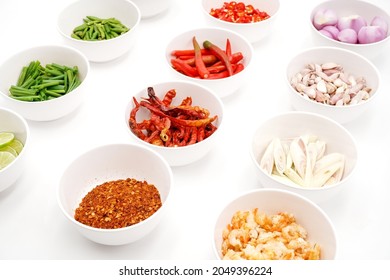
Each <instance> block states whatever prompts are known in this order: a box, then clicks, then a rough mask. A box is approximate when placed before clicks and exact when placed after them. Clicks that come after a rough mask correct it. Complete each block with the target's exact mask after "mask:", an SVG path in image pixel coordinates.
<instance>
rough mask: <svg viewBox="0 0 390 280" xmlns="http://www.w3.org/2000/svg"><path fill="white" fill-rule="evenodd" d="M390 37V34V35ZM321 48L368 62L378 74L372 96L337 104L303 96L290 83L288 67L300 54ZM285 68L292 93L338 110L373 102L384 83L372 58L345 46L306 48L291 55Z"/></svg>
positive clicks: (321, 105)
mask: <svg viewBox="0 0 390 280" xmlns="http://www.w3.org/2000/svg"><path fill="white" fill-rule="evenodd" d="M389 38H390V36H389ZM321 50H329V51H333V52H339V53H344V54H348V55H351V56H354V57H355V58H356V59H359V60H361V61H363V62H364V63H366V64H367V65H368V66H369V67H370V69H371V70H372V71H373V72H374V73H375V76H376V78H377V80H378V85H377V87H376V88H375V89H374V90H373V93H372V94H371V96H370V98H368V99H367V100H364V101H363V102H360V103H357V104H352V105H343V106H335V105H329V104H324V103H321V102H317V101H314V100H311V99H307V98H305V97H303V96H302V95H301V94H299V92H297V91H296V90H295V89H294V88H293V87H292V86H291V83H290V80H291V77H289V76H288V73H287V69H288V68H289V67H290V65H291V64H292V61H293V60H295V59H296V58H297V57H298V56H302V55H304V54H305V53H309V52H313V51H321ZM285 69H286V72H285V81H286V82H287V86H288V88H289V90H290V94H294V93H296V95H297V96H298V97H299V98H300V99H303V100H305V101H306V102H309V103H310V104H313V106H319V107H323V108H331V110H338V111H343V110H344V111H345V110H348V109H349V108H355V107H361V106H364V105H365V104H367V103H371V102H372V101H373V100H374V99H375V98H376V97H377V95H378V94H377V93H378V92H379V89H380V88H381V84H382V76H381V74H380V72H379V69H378V68H377V67H376V66H375V64H374V63H373V62H371V60H369V59H368V58H366V57H365V56H363V55H361V54H359V53H357V52H354V51H351V50H348V49H344V48H341V47H330V46H317V47H308V48H305V49H303V50H300V51H299V52H298V53H296V54H295V55H293V56H292V57H290V59H289V60H288V62H287V64H286V67H285ZM314 104H315V105H314Z"/></svg>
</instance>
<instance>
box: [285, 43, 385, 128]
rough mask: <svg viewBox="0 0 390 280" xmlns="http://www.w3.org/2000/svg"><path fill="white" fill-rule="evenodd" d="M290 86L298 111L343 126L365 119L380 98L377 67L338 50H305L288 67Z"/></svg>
mask: <svg viewBox="0 0 390 280" xmlns="http://www.w3.org/2000/svg"><path fill="white" fill-rule="evenodd" d="M285 77H286V83H287V87H288V93H289V97H290V102H291V105H292V107H293V108H294V109H295V110H299V111H306V112H312V113H317V114H321V115H324V116H326V117H329V118H331V119H333V120H335V121H337V122H339V123H341V124H345V123H349V122H353V121H356V120H358V119H359V118H362V117H363V116H364V115H365V114H367V113H369V112H370V111H372V110H370V109H372V107H373V105H374V104H375V101H376V99H377V96H378V94H380V84H381V77H380V73H379V71H378V69H377V68H376V66H375V65H374V64H373V63H372V62H371V61H369V60H368V59H367V58H365V57H364V56H362V55H359V54H357V53H355V52H352V51H349V50H346V49H342V48H336V47H315V48H309V49H305V50H302V51H301V52H299V53H297V54H296V55H294V56H293V57H292V58H291V59H290V61H289V62H288V64H287V68H286V76H285Z"/></svg>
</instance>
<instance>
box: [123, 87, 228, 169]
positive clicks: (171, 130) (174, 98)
mask: <svg viewBox="0 0 390 280" xmlns="http://www.w3.org/2000/svg"><path fill="white" fill-rule="evenodd" d="M223 112H224V106H223V103H222V101H221V99H220V98H219V97H218V96H217V95H216V94H215V93H213V92H212V91H211V90H209V89H207V88H205V87H203V86H201V85H198V84H196V83H193V82H188V81H168V82H162V83H158V84H153V85H149V86H146V87H145V88H142V89H141V90H140V91H139V92H137V93H136V94H134V96H133V97H132V98H131V99H130V100H129V103H128V104H127V106H126V110H125V123H126V129H127V131H128V132H129V134H130V136H131V138H132V139H133V140H135V141H137V142H138V143H140V144H142V145H145V146H147V147H149V148H152V149H153V150H155V151H156V152H158V153H159V154H161V155H162V156H163V157H164V158H165V159H166V160H167V161H168V163H169V164H170V165H171V166H183V165H188V164H190V163H193V162H195V161H198V160H200V159H201V158H203V157H204V156H206V154H207V153H208V152H209V151H210V150H211V149H213V148H214V147H215V145H216V143H217V141H218V137H219V136H218V135H219V134H220V130H221V124H222V122H223Z"/></svg>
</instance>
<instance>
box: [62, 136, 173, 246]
mask: <svg viewBox="0 0 390 280" xmlns="http://www.w3.org/2000/svg"><path fill="white" fill-rule="evenodd" d="M172 184H173V175H172V170H171V168H170V166H169V165H168V163H167V161H166V160H165V159H164V158H163V157H162V156H161V155H159V154H158V153H156V152H155V151H153V150H152V149H149V148H148V147H145V146H143V145H139V144H134V143H113V144H107V145H101V146H98V147H95V148H92V149H90V150H88V151H85V152H84V153H82V154H81V155H80V156H78V157H77V158H75V159H74V160H73V161H71V162H70V163H69V165H68V166H67V168H66V169H65V171H64V172H63V174H62V176H61V178H60V181H59V185H58V189H57V200H58V204H59V207H60V209H61V211H62V212H63V214H64V215H65V217H66V220H67V221H68V222H69V223H70V224H71V225H72V226H73V227H75V228H76V230H78V231H79V232H80V233H81V234H82V235H83V236H84V237H86V238H87V239H90V240H91V241H94V242H96V243H100V244H104V245H124V244H128V243H132V242H136V241H138V240H140V239H141V238H144V237H145V236H146V235H148V234H149V233H151V232H152V231H153V230H154V229H155V228H156V227H157V226H158V225H159V224H160V222H161V220H162V218H163V216H164V214H165V209H166V207H167V204H168V202H169V201H170V194H171V189H172ZM154 237H156V236H154ZM156 238H157V237H156Z"/></svg>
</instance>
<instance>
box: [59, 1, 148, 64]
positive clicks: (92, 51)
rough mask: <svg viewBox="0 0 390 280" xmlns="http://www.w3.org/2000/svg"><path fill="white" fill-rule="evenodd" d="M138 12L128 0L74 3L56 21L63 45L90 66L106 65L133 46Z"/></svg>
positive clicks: (139, 19) (139, 13)
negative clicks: (80, 55) (94, 63)
mask: <svg viewBox="0 0 390 280" xmlns="http://www.w3.org/2000/svg"><path fill="white" fill-rule="evenodd" d="M140 21H141V12H140V9H139V8H138V6H136V5H135V4H134V3H133V2H131V1H128V0H111V1H105V0H78V1H76V2H73V3H71V4H69V5H68V6H66V7H65V8H64V9H63V10H62V11H61V12H60V14H59V16H58V19H57V30H58V31H59V33H60V35H61V36H62V38H63V39H64V42H65V43H66V44H67V45H69V46H71V47H74V48H76V49H78V50H80V51H81V52H82V53H84V54H85V55H86V57H87V58H88V60H89V61H92V62H107V61H111V60H114V59H117V58H119V57H121V56H123V55H125V54H126V53H128V52H129V51H130V50H131V48H132V47H133V45H134V44H135V42H136V38H137V33H138V26H139V23H140Z"/></svg>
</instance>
